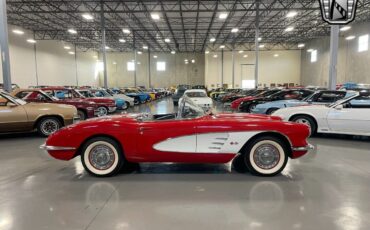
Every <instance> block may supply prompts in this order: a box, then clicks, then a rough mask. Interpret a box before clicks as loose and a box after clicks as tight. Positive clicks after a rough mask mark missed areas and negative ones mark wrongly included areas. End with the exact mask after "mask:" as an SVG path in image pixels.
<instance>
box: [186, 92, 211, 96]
mask: <svg viewBox="0 0 370 230" xmlns="http://www.w3.org/2000/svg"><path fill="white" fill-rule="evenodd" d="M186 96H188V97H207V94H206V93H205V92H187V93H186Z"/></svg>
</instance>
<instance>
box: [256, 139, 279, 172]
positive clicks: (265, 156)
mask: <svg viewBox="0 0 370 230" xmlns="http://www.w3.org/2000/svg"><path fill="white" fill-rule="evenodd" d="M253 159H254V162H255V163H256V165H257V166H258V167H260V168H262V169H272V168H274V167H275V166H276V165H277V164H278V163H279V161H280V153H279V150H278V149H277V148H276V147H275V146H274V145H271V144H263V145H261V146H258V147H257V148H256V150H255V151H254V153H253Z"/></svg>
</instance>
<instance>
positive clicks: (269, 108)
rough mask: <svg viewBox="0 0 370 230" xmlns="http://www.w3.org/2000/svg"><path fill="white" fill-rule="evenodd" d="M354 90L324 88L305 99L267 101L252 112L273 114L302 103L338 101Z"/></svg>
mask: <svg viewBox="0 0 370 230" xmlns="http://www.w3.org/2000/svg"><path fill="white" fill-rule="evenodd" d="M353 93H354V92H351V91H348V92H346V91H338V90H322V91H316V92H315V93H313V94H311V95H309V96H308V97H306V98H304V99H303V100H297V99H290V100H279V101H272V102H266V103H263V104H258V105H257V106H256V107H255V108H254V109H252V110H251V113H258V114H272V113H273V112H275V111H277V110H279V109H281V108H287V107H296V106H302V105H325V104H331V103H333V102H336V101H338V100H340V99H343V98H344V97H349V96H351V95H353Z"/></svg>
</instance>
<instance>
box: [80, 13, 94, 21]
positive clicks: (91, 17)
mask: <svg viewBox="0 0 370 230" xmlns="http://www.w3.org/2000/svg"><path fill="white" fill-rule="evenodd" d="M82 17H83V18H84V19H86V20H93V19H94V17H93V16H92V15H91V14H83V15H82Z"/></svg>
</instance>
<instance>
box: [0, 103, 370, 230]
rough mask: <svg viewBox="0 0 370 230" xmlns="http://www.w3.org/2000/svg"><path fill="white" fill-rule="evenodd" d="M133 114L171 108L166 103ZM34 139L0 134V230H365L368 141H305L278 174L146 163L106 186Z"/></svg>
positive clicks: (369, 217)
mask: <svg viewBox="0 0 370 230" xmlns="http://www.w3.org/2000/svg"><path fill="white" fill-rule="evenodd" d="M134 110H135V111H152V112H159V113H166V112H171V111H173V110H174V108H173V106H172V104H171V101H170V100H166V99H164V100H162V101H159V102H153V103H151V104H150V105H141V106H140V107H137V108H135V109H134ZM43 142H44V139H43V138H40V137H38V136H37V135H35V134H23V135H3V136H0V146H1V150H0V229H1V230H8V229H16V230H23V229H27V230H31V229H32V230H33V229H35V230H41V229H52V230H54V229H88V230H93V229H94V230H95V229H96V230H103V229H104V230H105V229H133V230H148V229H150V230H155V229H159V230H167V229H168V230H175V229H176V230H177V229H180V230H182V229H183V230H190V229H191V230H197V229H202V230H203V229H214V230H218V229H220V230H226V229H267V230H272V229H283V230H288V229H313V230H317V229H325V230H329V229H343V230H358V229H369V228H370V227H369V226H370V141H369V140H368V139H363V138H356V137H350V138H349V137H343V136H323V137H318V138H313V139H311V140H310V142H311V143H312V144H314V145H315V147H316V151H314V152H312V153H310V154H308V155H306V156H305V157H303V158H301V159H299V160H291V161H290V162H289V164H288V167H287V168H286V170H284V172H283V173H282V175H280V176H277V177H274V178H260V177H254V176H251V175H249V174H239V173H236V172H234V171H232V170H231V169H230V165H184V164H145V165H142V166H141V170H140V171H136V172H133V173H128V174H120V175H118V176H116V177H112V178H94V177H91V176H89V175H87V174H86V173H85V171H84V169H83V167H82V165H81V163H80V161H79V158H77V159H75V160H73V161H71V162H62V161H57V160H54V159H51V158H50V157H49V156H48V155H46V154H45V153H44V152H43V151H42V150H40V149H39V148H38V147H39V145H40V144H42V143H43Z"/></svg>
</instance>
